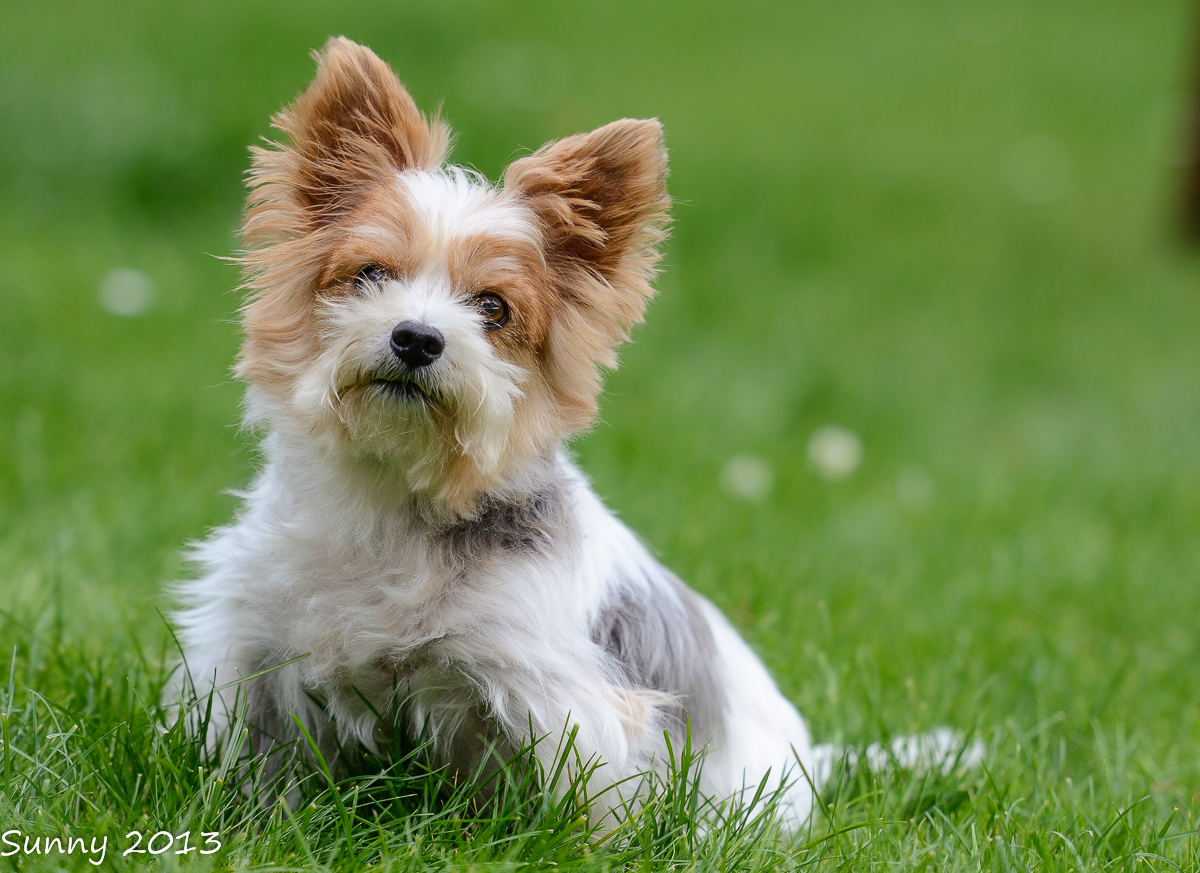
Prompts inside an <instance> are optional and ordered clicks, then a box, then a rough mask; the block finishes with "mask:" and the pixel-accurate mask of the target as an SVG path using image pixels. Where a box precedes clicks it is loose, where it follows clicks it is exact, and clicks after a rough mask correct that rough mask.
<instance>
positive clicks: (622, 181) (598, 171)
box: [504, 118, 671, 330]
mask: <svg viewBox="0 0 1200 873" xmlns="http://www.w3.org/2000/svg"><path fill="white" fill-rule="evenodd" d="M666 181H667V150H666V148H665V147H664V145H663V133H662V125H661V124H659V123H658V121H657V120H653V119H651V120H649V121H638V120H634V119H628V118H626V119H623V120H621V121H614V122H613V123H612V124H607V125H605V126H604V127H601V128H599V129H598V130H594V131H592V132H591V133H585V134H580V135H578V136H572V137H568V138H567V139H563V140H559V141H558V142H553V143H550V144H548V145H545V146H543V147H542V148H541V149H539V150H538V151H537V152H535V153H534V154H532V155H530V156H529V157H527V158H522V159H520V160H518V161H515V162H513V164H512V165H511V166H509V168H508V170H507V171H506V172H505V174H504V187H505V188H506V189H507V190H510V191H516V192H518V193H520V194H522V195H523V196H524V197H525V198H527V200H528V202H529V205H530V206H531V207H532V209H533V211H534V212H535V213H536V214H537V216H538V218H539V219H540V221H541V225H542V231H543V234H544V239H545V248H546V251H547V254H548V255H549V256H550V258H551V259H552V264H551V267H552V270H553V272H554V273H555V274H556V275H555V278H556V279H558V280H559V282H560V284H562V285H563V286H564V287H563V289H562V290H563V291H564V292H565V293H567V294H568V295H572V294H578V293H580V292H582V291H583V290H584V288H582V287H579V285H578V280H584V281H583V284H584V285H587V284H588V283H587V281H586V280H587V279H588V278H592V277H595V278H599V279H601V280H603V284H604V285H606V286H607V287H604V288H595V289H591V290H594V291H595V292H597V293H599V294H602V295H603V297H604V298H605V299H598V300H591V301H586V302H587V303H589V304H590V305H592V306H596V307H599V308H600V309H605V310H610V312H609V313H608V314H609V315H611V316H613V317H615V318H616V319H617V320H618V321H619V322H620V323H621V325H622V328H623V330H628V329H629V328H630V327H631V326H632V325H633V324H635V323H637V322H638V321H640V320H641V316H642V313H643V311H644V309H645V303H646V300H647V299H648V298H649V297H650V296H651V295H653V293H654V292H653V289H652V288H651V287H650V284H649V280H650V279H651V278H653V271H654V265H655V263H656V262H657V261H658V258H659V253H658V248H657V246H658V244H659V243H660V242H661V241H662V240H663V239H664V237H665V236H666V233H665V229H666V225H667V220H668V214H667V213H668V209H669V208H670V205H671V200H670V197H668V196H667V186H666Z"/></svg>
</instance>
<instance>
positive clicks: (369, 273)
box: [354, 264, 387, 292]
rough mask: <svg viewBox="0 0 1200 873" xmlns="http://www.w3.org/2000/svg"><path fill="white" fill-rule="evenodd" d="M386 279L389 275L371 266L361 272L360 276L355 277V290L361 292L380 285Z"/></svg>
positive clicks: (359, 272)
mask: <svg viewBox="0 0 1200 873" xmlns="http://www.w3.org/2000/svg"><path fill="white" fill-rule="evenodd" d="M386 278H387V274H386V273H384V272H383V270H381V269H379V267H376V266H375V265H374V264H370V265H368V266H366V267H363V268H362V269H361V270H359V271H358V275H357V276H355V277H354V290H356V291H359V292H361V291H363V290H365V289H366V288H367V287H368V286H370V285H378V284H379V283H380V282H382V281H383V280H384V279H386Z"/></svg>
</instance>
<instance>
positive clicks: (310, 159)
mask: <svg viewBox="0 0 1200 873" xmlns="http://www.w3.org/2000/svg"><path fill="white" fill-rule="evenodd" d="M314 58H315V59H316V61H317V75H316V78H315V79H314V80H313V83H312V84H311V85H309V87H308V89H307V90H306V91H305V92H304V93H303V94H301V95H300V96H299V97H298V98H297V99H296V101H295V102H294V103H293V104H292V105H291V106H289V107H287V108H286V109H284V110H283V111H281V112H280V113H279V114H277V115H276V116H275V118H274V119H273V124H274V126H275V127H277V128H278V129H280V130H282V131H283V132H284V133H285V134H287V138H288V142H287V144H286V145H281V146H279V147H278V148H276V149H268V148H256V149H254V150H253V155H254V163H253V167H252V168H251V171H250V176H249V182H250V187H251V195H250V201H251V211H252V212H253V211H259V212H270V211H273V210H274V209H277V208H278V207H280V206H283V205H285V204H286V205H289V206H292V207H294V208H295V209H296V210H298V211H299V212H301V213H302V215H303V218H304V219H305V222H304V223H305V224H307V226H308V228H310V229H311V228H313V227H317V226H323V225H327V224H329V223H331V222H332V221H334V220H336V219H337V218H338V217H339V216H341V215H344V214H345V213H346V212H347V211H349V210H350V209H352V208H353V207H354V205H355V204H356V203H358V202H359V200H360V199H361V198H362V196H363V193H364V192H365V191H366V189H368V188H369V187H370V186H371V185H372V184H374V183H377V182H378V181H379V180H380V179H383V178H386V177H387V176H389V175H391V174H393V173H395V172H397V171H400V170H406V169H426V170H432V169H435V168H436V167H438V166H440V165H441V163H442V162H443V161H444V160H445V155H446V150H447V146H448V144H449V139H450V133H449V128H448V127H447V126H446V125H445V124H444V123H443V122H442V121H441V120H439V119H437V118H436V117H435V118H434V119H433V120H432V121H428V120H426V118H425V117H424V116H423V115H422V114H421V112H420V110H418V109H417V106H416V104H415V103H414V102H413V99H412V97H410V96H409V94H408V91H406V90H405V88H404V86H403V85H402V84H401V83H400V80H399V79H398V78H396V74H395V73H393V72H392V70H391V68H390V67H389V66H388V65H387V64H385V63H384V62H383V61H382V60H380V59H379V57H378V56H377V55H376V54H375V53H374V52H372V51H371V50H370V49H369V48H366V47H365V46H361V45H359V44H357V43H355V42H352V41H351V40H349V39H346V38H345V37H342V36H339V37H334V38H332V39H330V40H329V42H327V43H326V44H325V47H324V48H323V49H321V50H320V51H319V52H316V53H315V54H314ZM263 206H265V207H266V209H265V210H262V209H259V210H255V207H263ZM255 217H256V216H254V215H248V216H247V223H246V227H245V228H244V230H245V232H246V234H247V235H248V236H250V237H254V236H255V229H256V224H258V223H259V222H256V221H255V220H254V218H255ZM260 217H262V218H267V217H268V216H267V215H262V216H260ZM272 217H273V218H274V219H275V221H277V220H278V219H279V217H280V216H278V215H275V216H272ZM294 217H300V216H294ZM262 223H263V224H272V223H273V222H272V221H265V222H262ZM264 229H266V228H264ZM276 229H277V230H278V228H276ZM273 235H274V234H273ZM285 235H288V234H285ZM276 236H277V235H276ZM250 241H251V242H252V243H253V242H255V241H256V240H253V239H251V240H250ZM266 241H267V240H262V242H266ZM272 241H274V240H272Z"/></svg>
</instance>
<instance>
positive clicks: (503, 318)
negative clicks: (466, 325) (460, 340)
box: [475, 294, 508, 328]
mask: <svg viewBox="0 0 1200 873" xmlns="http://www.w3.org/2000/svg"><path fill="white" fill-rule="evenodd" d="M475 306H476V307H478V309H479V314H480V315H482V316H483V326H484V327H489V328H496V327H504V325H505V324H507V323H508V304H507V303H505V302H504V301H503V300H502V299H500V297H499V296H497V295H495V294H480V295H479V296H478V297H476V298H475Z"/></svg>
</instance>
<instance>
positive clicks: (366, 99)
mask: <svg viewBox="0 0 1200 873" xmlns="http://www.w3.org/2000/svg"><path fill="white" fill-rule="evenodd" d="M317 60H318V64H319V69H318V72H317V77H316V79H315V80H314V82H313V84H312V85H311V86H310V87H309V89H308V90H307V91H306V92H305V93H304V94H303V95H301V96H300V98H299V99H298V100H297V101H296V103H295V104H293V105H292V106H291V107H289V108H288V109H286V110H284V111H283V112H281V113H280V114H279V115H278V116H277V117H276V119H275V124H276V126H277V127H279V128H280V129H281V130H283V131H284V132H285V133H286V134H287V137H288V142H287V143H286V144H284V145H281V146H279V147H278V148H276V149H259V150H256V151H255V154H254V166H253V169H252V171H251V174H250V184H251V195H250V202H249V206H248V208H247V212H246V219H245V223H244V225H243V236H244V239H245V242H246V245H247V251H246V252H245V254H244V255H243V263H244V265H245V268H246V275H247V281H246V284H247V286H248V287H249V288H250V290H251V297H250V300H249V302H248V303H247V305H246V307H245V309H244V327H245V341H244V343H243V347H242V355H241V359H240V362H239V366H238V374H239V375H240V376H241V377H242V378H245V379H246V380H248V381H249V382H250V386H251V388H250V394H249V398H250V400H249V402H250V414H251V416H252V417H253V418H257V419H265V420H266V421H268V422H269V423H270V425H271V426H273V427H276V428H281V429H286V430H288V431H289V432H290V433H294V434H297V435H301V437H302V438H304V439H312V440H313V441H314V442H315V443H317V444H318V445H319V446H321V448H322V450H325V451H331V452H340V453H347V454H350V455H354V456H356V457H359V458H366V459H372V460H374V461H378V462H379V463H380V464H381V465H382V468H383V469H386V470H388V471H391V472H392V473H394V474H395V475H396V476H398V477H400V479H401V480H402V482H403V483H404V485H405V486H406V487H407V488H408V489H409V491H410V492H411V493H413V494H417V495H422V496H423V497H424V498H426V499H427V500H428V502H429V503H430V504H431V506H432V507H433V509H434V511H436V512H441V513H446V514H451V515H454V514H464V513H469V512H470V511H471V509H472V508H473V507H474V506H475V504H476V502H477V501H478V499H479V497H480V496H481V495H483V494H488V493H497V492H503V491H504V490H505V489H506V488H507V487H510V486H515V485H519V480H520V477H521V475H522V473H523V471H524V470H526V469H527V468H528V467H529V465H530V464H531V463H532V462H533V461H534V460H535V459H537V458H539V457H544V456H545V455H546V454H547V453H548V452H550V451H553V448H554V446H556V445H557V443H558V442H559V441H560V440H561V439H563V438H564V437H566V436H568V435H570V434H572V433H574V432H577V431H579V430H581V429H583V428H585V427H587V426H588V424H589V423H590V422H591V421H592V419H593V417H594V415H595V411H596V400H597V395H598V394H599V391H600V375H599V368H600V367H602V366H608V367H611V366H614V365H615V354H614V352H615V349H616V347H617V345H618V344H619V343H620V342H621V341H622V340H623V339H624V338H625V337H626V336H627V333H628V331H629V329H630V328H631V327H632V325H633V324H635V323H637V322H638V321H640V320H641V317H642V314H643V312H644V309H645V304H646V301H647V300H648V298H649V297H650V295H651V294H652V293H653V292H652V289H651V287H650V284H649V281H650V279H651V278H652V275H653V269H654V264H655V262H656V260H657V257H658V253H657V250H656V248H655V247H656V245H657V244H658V242H659V241H660V240H661V239H662V238H663V236H664V227H665V224H666V220H667V219H666V215H667V207H668V204H669V201H668V198H667V194H666V188H665V176H666V155H665V151H664V149H663V145H662V132H661V128H660V126H659V125H658V123H657V122H655V121H631V120H625V121H618V122H614V123H613V124H610V125H607V126H606V127H602V128H600V129H599V130H596V131H594V132H592V133H590V134H584V135H580V136H575V137H571V138H568V139H565V140H561V141H559V142H556V143H551V144H549V145H547V146H545V147H543V148H542V149H541V150H539V151H538V152H536V153H534V154H533V155H530V156H529V157H526V158H522V159H520V160H518V161H516V162H514V163H513V164H512V165H511V166H510V167H509V168H508V170H507V172H506V173H505V180H504V185H503V187H497V186H493V185H490V184H489V183H487V182H486V181H485V180H483V179H482V178H481V177H480V176H478V175H477V174H475V173H472V172H469V171H466V170H463V169H460V168H455V167H450V168H446V167H443V162H444V160H445V155H446V150H447V143H448V140H449V133H448V130H447V128H446V127H445V125H444V124H443V123H442V122H441V121H439V120H436V119H435V120H433V121H432V122H430V121H427V120H426V119H425V118H424V117H423V116H422V115H421V113H420V112H419V111H418V110H417V108H416V106H415V105H414V103H413V101H412V98H411V97H409V95H408V93H407V92H406V91H405V90H404V88H403V86H402V85H401V84H400V82H399V80H398V79H397V78H396V77H395V75H394V74H393V73H392V72H391V70H390V69H389V68H388V67H387V66H386V65H385V64H384V63H383V62H382V61H380V60H379V58H377V57H376V56H375V55H374V54H372V53H371V52H370V51H369V50H368V49H366V48H363V47H362V46H359V45H356V44H354V43H352V42H350V41H349V40H346V39H341V38H339V39H334V40H331V41H330V42H329V44H328V45H326V47H325V49H324V50H323V51H322V52H320V53H319V54H318V56H317Z"/></svg>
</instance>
